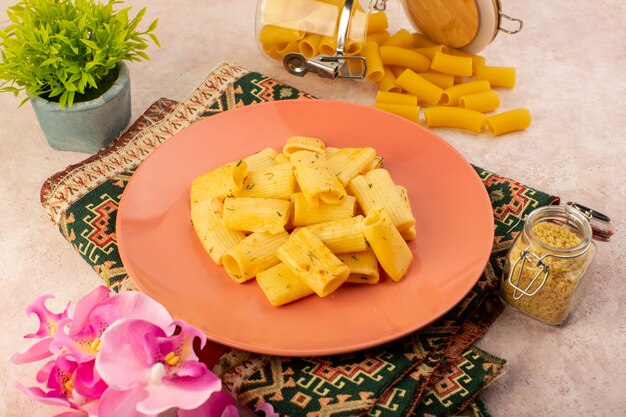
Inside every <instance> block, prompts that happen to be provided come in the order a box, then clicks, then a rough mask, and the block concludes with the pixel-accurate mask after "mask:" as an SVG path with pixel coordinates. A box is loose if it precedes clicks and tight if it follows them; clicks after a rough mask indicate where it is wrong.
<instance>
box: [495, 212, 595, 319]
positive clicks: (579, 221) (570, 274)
mask: <svg viewBox="0 0 626 417" xmlns="http://www.w3.org/2000/svg"><path fill="white" fill-rule="evenodd" d="M595 255H596V245H595V243H594V242H593V241H592V228H591V225H590V223H589V220H588V218H587V217H586V216H585V214H583V213H582V212H581V211H579V210H577V209H576V208H573V207H570V206H546V207H541V208H539V209H536V210H534V211H533V212H531V213H530V214H529V215H528V218H527V220H526V223H525V224H524V229H523V231H522V233H520V234H519V235H518V236H517V238H516V239H515V241H514V242H513V245H512V247H511V249H510V250H509V252H508V254H507V256H506V261H505V265H504V273H503V275H502V282H501V284H502V285H501V289H500V290H501V293H500V294H501V297H502V299H503V300H504V301H505V302H506V303H507V304H508V305H509V306H510V307H512V308H514V309H516V310H518V311H521V312H522V313H525V314H527V315H529V316H531V317H533V318H535V319H537V320H539V321H542V322H544V323H547V324H550V325H563V324H565V322H566V321H567V320H568V318H569V316H570V313H571V312H572V310H573V309H574V308H575V307H576V305H577V304H578V303H579V301H580V296H581V294H582V292H583V284H584V283H585V277H586V276H587V275H588V274H589V271H590V267H591V265H592V262H593V260H594V258H595Z"/></svg>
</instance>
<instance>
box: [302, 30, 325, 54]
mask: <svg viewBox="0 0 626 417" xmlns="http://www.w3.org/2000/svg"><path fill="white" fill-rule="evenodd" d="M321 41H322V36H321V35H317V34H315V33H312V34H308V35H307V36H305V37H304V39H302V40H301V41H300V42H298V49H299V50H300V53H301V54H302V55H303V56H304V57H305V58H313V57H314V56H317V55H319V53H320V42H321Z"/></svg>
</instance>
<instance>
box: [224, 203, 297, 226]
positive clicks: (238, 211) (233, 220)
mask: <svg viewBox="0 0 626 417" xmlns="http://www.w3.org/2000/svg"><path fill="white" fill-rule="evenodd" d="M290 208H291V203H290V202H289V201H285V200H277V199H273V198H226V200H224V226H226V228H228V229H231V230H241V231H245V232H268V233H282V232H283V231H284V230H285V224H286V223H287V220H288V219H289V215H290V214H291V213H290Z"/></svg>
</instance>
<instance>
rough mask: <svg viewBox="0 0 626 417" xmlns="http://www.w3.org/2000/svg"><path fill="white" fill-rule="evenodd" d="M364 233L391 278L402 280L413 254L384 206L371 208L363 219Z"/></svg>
mask: <svg viewBox="0 0 626 417" xmlns="http://www.w3.org/2000/svg"><path fill="white" fill-rule="evenodd" d="M393 191H394V192H395V191H397V190H396V189H395V188H394V190H393ZM363 234H364V235H365V238H366V239H367V242H368V243H369V245H370V247H371V248H372V250H373V251H374V254H375V255H376V258H377V259H378V262H380V266H382V268H383V270H384V271H385V272H386V273H387V275H389V278H391V279H392V280H393V281H395V282H398V281H400V280H401V279H402V277H404V276H405V275H406V273H407V271H408V270H409V265H410V264H411V261H412V260H413V254H412V253H411V250H410V249H409V247H408V246H407V244H406V242H405V241H404V239H403V238H402V236H401V235H400V232H398V229H396V228H395V227H394V223H393V221H392V220H391V217H390V216H389V214H388V213H387V211H386V210H385V209H384V208H382V207H376V208H374V209H373V210H370V213H369V214H368V215H367V216H366V217H365V219H364V220H363Z"/></svg>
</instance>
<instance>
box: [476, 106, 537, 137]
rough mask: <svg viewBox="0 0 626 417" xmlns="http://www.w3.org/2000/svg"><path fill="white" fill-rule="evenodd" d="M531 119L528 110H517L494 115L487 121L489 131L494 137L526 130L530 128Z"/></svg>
mask: <svg viewBox="0 0 626 417" xmlns="http://www.w3.org/2000/svg"><path fill="white" fill-rule="evenodd" d="M530 122H531V117H530V112H529V111H528V109H515V110H509V111H505V112H502V113H498V114H494V115H493V116H489V117H487V118H486V119H485V126H486V128H487V131H488V132H490V133H492V134H494V135H496V136H497V135H502V134H504V133H509V132H514V131H517V130H524V129H526V128H527V127H529V126H530Z"/></svg>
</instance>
